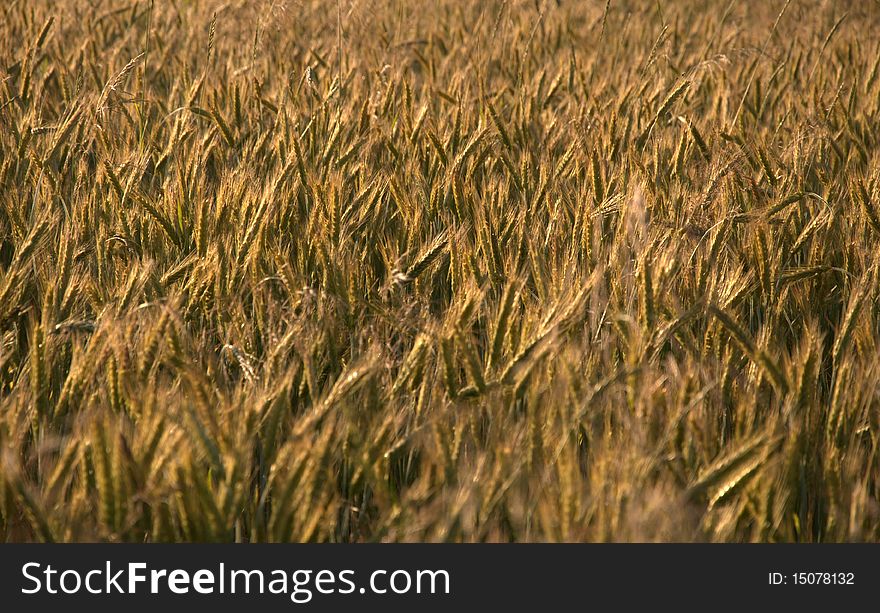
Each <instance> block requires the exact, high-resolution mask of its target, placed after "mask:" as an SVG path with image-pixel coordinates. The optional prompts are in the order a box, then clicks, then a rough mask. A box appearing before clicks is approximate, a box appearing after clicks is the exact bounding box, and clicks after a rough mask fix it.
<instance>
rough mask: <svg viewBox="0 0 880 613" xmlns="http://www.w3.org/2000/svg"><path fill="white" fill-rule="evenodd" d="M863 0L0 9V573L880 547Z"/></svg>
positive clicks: (874, 195)
mask: <svg viewBox="0 0 880 613" xmlns="http://www.w3.org/2000/svg"><path fill="white" fill-rule="evenodd" d="M878 121H880V5H878V3H877V2H875V1H868V0H864V1H861V2H855V1H854V2H832V1H818V0H816V1H814V0H788V1H786V0H780V1H774V2H761V3H759V2H746V1H745V0H732V1H729V2H728V1H726V0H725V1H717V2H716V1H696V0H695V1H683V0H679V1H671V0H653V1H644V2H636V1H634V0H610V1H608V2H606V1H605V0H599V1H596V0H593V1H583V2H576V1H572V0H549V1H548V0H537V1H533V0H528V1H524V0H505V1H480V2H477V1H474V2H463V1H460V0H442V1H438V2H424V3H423V2H417V1H415V0H395V1H391V0H338V1H335V2H329V1H322V2H319V1H311V0H308V1H307V0H300V1H297V0H289V1H286V2H285V1H282V0H274V1H269V0H260V1H244V0H229V1H227V2H214V1H208V0H204V1H197V0H189V1H187V0H140V1H132V0H91V1H86V0H66V1H50V0H28V1H24V0H10V1H8V2H4V3H3V6H2V7H0V536H2V540H5V541H31V540H44V541H49V540H54V541H105V540H109V541H135V542H144V541H148V542H149V541H347V542H348V541H692V540H694V541H725V542H728V541H847V540H868V541H877V540H878V539H880V451H878V444H880V397H878V390H880V387H878V386H880V342H878V334H880V312H878V305H877V303H878V298H880V271H878V265H880V249H878V245H880V164H878V153H880V149H878V144H880V123H878Z"/></svg>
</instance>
